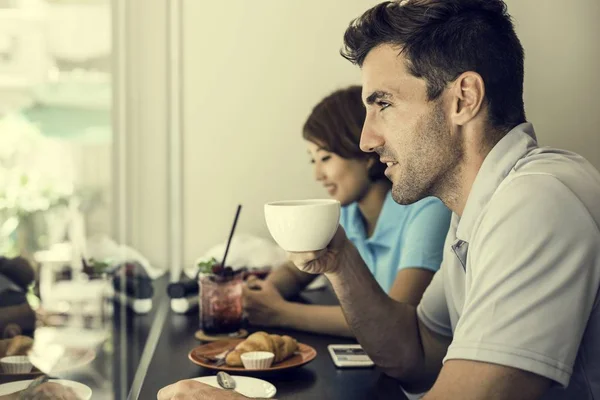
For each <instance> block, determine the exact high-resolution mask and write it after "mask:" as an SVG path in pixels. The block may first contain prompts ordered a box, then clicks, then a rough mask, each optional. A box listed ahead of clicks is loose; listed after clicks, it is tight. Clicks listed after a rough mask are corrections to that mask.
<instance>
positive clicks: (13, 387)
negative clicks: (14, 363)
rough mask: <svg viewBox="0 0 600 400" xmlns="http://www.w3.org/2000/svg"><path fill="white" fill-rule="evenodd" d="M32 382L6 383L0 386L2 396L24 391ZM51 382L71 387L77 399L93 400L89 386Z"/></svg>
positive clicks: (76, 383) (64, 381) (73, 382)
mask: <svg viewBox="0 0 600 400" xmlns="http://www.w3.org/2000/svg"><path fill="white" fill-rule="evenodd" d="M32 381H33V380H32V379H30V380H27V381H16V382H9V383H4V384H2V385H0V396H3V395H7V394H11V393H14V392H18V391H19V390H23V389H25V388H27V386H29V384H30V383H31V382H32ZM50 382H56V383H60V384H61V385H64V386H67V387H70V388H71V389H73V391H74V392H75V394H76V395H77V397H79V398H80V399H81V400H90V399H91V398H92V389H90V388H89V386H86V385H84V384H82V383H79V382H75V381H68V380H65V379H50Z"/></svg>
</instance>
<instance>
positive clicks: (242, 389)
mask: <svg viewBox="0 0 600 400" xmlns="http://www.w3.org/2000/svg"><path fill="white" fill-rule="evenodd" d="M231 377H232V378H233V379H234V380H235V391H236V392H238V393H240V394H243V395H244V396H246V397H250V398H263V399H270V398H271V397H273V396H275V393H277V389H275V386H273V385H272V384H270V383H269V382H267V381H263V380H262V379H256V378H250V377H248V376H239V375H232V376H231ZM194 380H195V381H198V382H202V383H206V384H207V385H210V386H212V387H216V388H220V389H221V386H219V383H218V382H217V377H216V376H203V377H201V378H194Z"/></svg>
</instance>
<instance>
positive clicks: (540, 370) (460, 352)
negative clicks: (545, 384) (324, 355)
mask: <svg viewBox="0 0 600 400" xmlns="http://www.w3.org/2000/svg"><path fill="white" fill-rule="evenodd" d="M599 227H600V174H599V173H598V171H597V170H596V169H595V168H594V167H592V166H591V164H589V163H588V162H587V161H586V160H585V159H583V158H582V157H581V156H579V155H577V154H574V153H570V152H567V151H563V150H556V149H550V148H540V147H538V145H537V142H536V140H535V134H534V131H533V127H532V125H531V124H529V123H525V124H521V125H519V126H517V127H516V128H514V129H513V130H512V131H510V132H509V133H508V134H507V135H506V136H505V137H504V138H503V139H502V140H501V141H500V142H499V143H498V144H497V145H496V146H495V147H494V148H493V149H492V151H491V152H490V153H489V154H488V156H487V157H486V159H485V161H484V163H483V165H482V167H481V169H480V171H479V172H478V174H477V178H476V179H475V182H474V184H473V187H472V189H471V192H470V194H469V198H468V200H467V203H466V206H465V209H464V212H463V214H462V216H461V217H458V216H457V215H455V214H454V215H453V216H452V222H451V225H450V231H449V232H448V236H447V238H446V244H445V249H444V259H443V262H442V266H441V268H440V270H439V272H438V273H436V275H435V276H434V279H433V281H432V283H431V285H430V286H429V288H428V289H427V291H426V292H425V294H424V296H423V299H422V301H421V304H420V305H419V307H418V310H417V312H418V315H419V318H420V319H421V321H422V322H423V323H424V324H425V325H426V326H427V327H428V328H429V329H431V330H432V331H434V332H437V333H439V334H443V335H447V336H453V340H452V344H451V345H450V347H449V349H448V353H447V355H446V357H445V359H444V362H445V361H447V360H451V359H465V360H475V361H482V362H489V363H494V364H500V365H505V366H510V367H514V368H518V369H521V370H526V371H530V372H533V373H536V374H538V375H542V376H545V377H547V378H549V379H551V380H553V381H555V382H557V383H558V384H557V385H553V387H552V389H551V390H550V391H549V392H548V393H547V394H546V396H544V400H546V399H565V400H566V399H569V400H571V399H577V400H585V399H600V307H599V304H598V303H599V297H598V288H599V284H600V228H599Z"/></svg>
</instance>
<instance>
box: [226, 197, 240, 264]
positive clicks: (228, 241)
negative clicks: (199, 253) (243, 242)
mask: <svg viewBox="0 0 600 400" xmlns="http://www.w3.org/2000/svg"><path fill="white" fill-rule="evenodd" d="M240 211H242V205H241V204H239V205H238V207H237V211H236V213H235V219H234V220H233V226H232V227H231V232H230V233H229V240H227V247H225V255H224V256H223V262H222V263H221V265H222V266H223V268H225V260H227V253H228V252H229V245H230V244H231V238H233V232H235V226H236V225H237V221H238V217H239V216H240Z"/></svg>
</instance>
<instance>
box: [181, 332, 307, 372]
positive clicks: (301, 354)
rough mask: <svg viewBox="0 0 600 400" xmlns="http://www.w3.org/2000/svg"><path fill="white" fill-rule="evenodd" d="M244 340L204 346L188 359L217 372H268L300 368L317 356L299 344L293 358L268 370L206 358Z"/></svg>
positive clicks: (230, 348)
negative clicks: (222, 362) (220, 362)
mask: <svg viewBox="0 0 600 400" xmlns="http://www.w3.org/2000/svg"><path fill="white" fill-rule="evenodd" d="M243 340H244V339H229V340H219V341H217V342H212V343H207V344H203V345H202V346H198V347H195V348H193V349H192V351H190V352H189V354H188V358H189V359H190V361H192V362H193V363H194V364H198V365H200V366H202V367H204V368H208V369H214V370H217V371H227V372H267V371H279V370H282V369H289V368H296V367H300V366H302V365H304V364H307V363H309V362H310V361H312V360H314V359H315V357H316V356H317V351H316V350H315V349H314V348H312V347H310V346H309V345H306V344H303V343H298V350H297V351H296V353H295V354H294V355H293V356H292V357H290V358H288V359H287V360H284V361H281V362H279V363H277V364H273V365H272V366H271V367H270V368H266V369H246V368H244V367H230V366H228V365H227V364H222V365H215V364H216V363H215V362H211V361H209V360H208V359H207V358H206V357H209V358H211V357H214V356H216V355H217V354H221V353H223V352H224V351H228V350H233V348H234V347H235V346H237V344H238V343H240V342H242V341H243Z"/></svg>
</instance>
